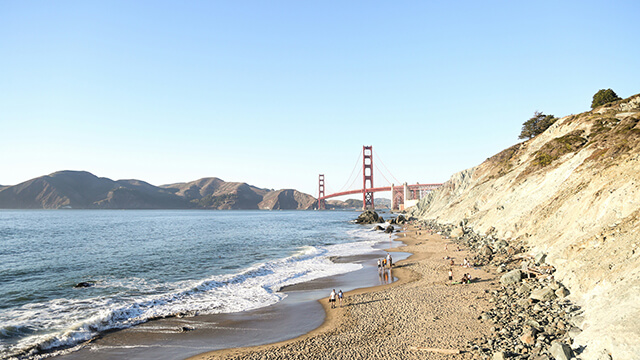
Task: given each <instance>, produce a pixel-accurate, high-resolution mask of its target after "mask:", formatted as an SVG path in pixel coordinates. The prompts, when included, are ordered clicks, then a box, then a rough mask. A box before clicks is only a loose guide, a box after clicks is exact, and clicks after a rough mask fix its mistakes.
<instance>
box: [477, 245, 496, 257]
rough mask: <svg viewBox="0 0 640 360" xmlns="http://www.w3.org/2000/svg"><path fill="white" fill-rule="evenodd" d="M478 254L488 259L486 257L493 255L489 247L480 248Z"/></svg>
mask: <svg viewBox="0 0 640 360" xmlns="http://www.w3.org/2000/svg"><path fill="white" fill-rule="evenodd" d="M479 253H480V255H482V256H487V257H488V256H491V255H493V250H492V249H491V246H489V245H485V246H483V247H481V248H480V251H479Z"/></svg>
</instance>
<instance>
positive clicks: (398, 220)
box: [396, 215, 407, 225]
mask: <svg viewBox="0 0 640 360" xmlns="http://www.w3.org/2000/svg"><path fill="white" fill-rule="evenodd" d="M406 223H407V219H406V218H405V217H404V215H398V217H396V224H398V225H403V224H406Z"/></svg>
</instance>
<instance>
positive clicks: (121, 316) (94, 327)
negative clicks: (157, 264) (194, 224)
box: [0, 230, 386, 358]
mask: <svg viewBox="0 0 640 360" xmlns="http://www.w3.org/2000/svg"><path fill="white" fill-rule="evenodd" d="M350 236H352V237H353V238H355V239H356V240H357V241H356V242H351V243H343V244H336V245H326V246H319V247H313V246H303V247H300V248H298V249H297V251H295V252H294V254H293V255H291V256H289V257H286V258H282V259H276V260H273V261H268V262H264V263H259V264H256V265H254V266H251V267H249V268H246V269H244V270H242V271H240V272H237V273H234V274H228V275H217V276H211V277H208V278H205V279H199V280H187V281H179V282H174V283H161V282H157V281H149V280H145V279H140V278H135V277H132V278H126V279H101V280H100V281H98V282H97V283H96V285H95V287H96V288H104V289H110V288H111V289H117V293H116V295H105V296H97V297H93V298H84V299H68V298H59V299H54V300H49V301H46V302H39V303H30V304H26V305H23V306H21V307H20V308H16V309H13V310H9V311H4V312H1V313H0V324H2V325H1V326H0V357H2V358H7V357H20V358H36V357H40V356H41V355H38V354H43V353H48V352H52V351H55V350H58V349H67V348H69V347H73V346H76V345H78V344H81V343H83V342H85V341H89V340H91V339H93V338H95V337H96V336H97V335H99V334H100V333H102V332H105V331H107V330H114V329H123V328H128V327H131V326H134V325H137V324H140V323H143V322H146V321H149V320H152V319H158V318H164V317H172V316H194V315H200V314H215V313H231V312H240V311H246V310H252V309H256V308H260V307H264V306H268V305H272V304H275V303H277V302H278V301H281V300H282V299H283V298H284V297H285V296H286V295H285V294H284V293H280V292H278V291H279V290H280V289H282V288H283V287H285V286H288V285H294V284H297V283H302V282H306V281H310V280H313V279H317V278H321V277H326V276H332V275H338V274H343V273H347V272H351V271H354V270H358V269H360V268H362V265H359V264H351V263H340V264H336V263H334V262H332V261H330V260H329V259H330V257H334V256H349V255H356V254H362V253H367V252H373V251H376V249H375V248H374V245H375V244H376V243H379V242H380V241H382V240H384V239H386V236H381V235H380V234H379V233H371V232H368V231H362V230H354V231H351V232H350Z"/></svg>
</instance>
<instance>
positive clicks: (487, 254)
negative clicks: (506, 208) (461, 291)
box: [410, 219, 583, 360]
mask: <svg viewBox="0 0 640 360" xmlns="http://www.w3.org/2000/svg"><path fill="white" fill-rule="evenodd" d="M410 220H412V221H415V219H410ZM418 224H419V225H420V226H422V227H426V228H429V229H431V231H433V232H435V233H438V234H440V235H442V236H445V237H452V238H454V241H455V242H457V243H458V244H460V245H461V246H466V247H468V248H469V249H471V250H472V251H473V252H474V253H475V255H474V257H473V263H474V265H475V266H483V265H488V266H489V267H490V268H491V267H495V271H496V272H497V273H502V274H503V275H502V276H501V277H500V285H501V286H500V288H499V289H497V290H494V291H492V292H490V293H489V294H488V295H489V296H491V297H490V299H489V301H490V302H492V303H493V304H494V306H493V308H492V309H491V310H490V311H486V312H484V313H482V314H481V315H480V317H479V319H478V320H479V321H481V322H491V323H492V324H493V327H492V330H493V331H494V336H491V337H485V338H481V339H477V340H476V341H473V342H470V343H469V347H470V350H471V351H472V352H474V353H476V354H477V355H478V356H479V357H480V358H482V359H487V358H489V359H519V360H552V359H555V360H568V359H573V358H575V356H576V355H579V354H576V353H579V352H580V350H582V349H576V352H575V353H574V350H573V349H572V348H571V346H570V344H571V342H572V340H573V338H574V337H575V336H576V335H578V334H579V333H580V332H581V330H580V328H579V326H580V325H581V323H582V320H583V317H582V313H583V311H582V310H581V309H580V307H579V306H577V305H575V304H573V303H572V302H571V301H569V300H568V299H566V296H567V295H569V290H568V289H567V288H565V287H564V286H563V285H562V284H560V283H559V282H557V281H556V280H555V279H554V277H553V275H552V274H553V272H554V271H555V269H554V268H553V267H552V266H548V265H546V264H545V263H544V261H545V256H544V254H538V255H537V256H531V255H529V254H527V251H528V249H527V248H526V247H525V246H523V245H522V244H521V243H518V242H517V241H511V242H507V241H505V240H503V239H498V238H497V237H495V236H493V235H492V234H491V233H490V234H489V235H486V236H485V235H479V234H476V233H474V232H473V230H472V229H470V228H467V227H466V222H465V221H462V222H461V223H460V225H459V226H455V225H451V224H444V225H443V224H438V223H437V222H435V221H420V222H418ZM485 270H487V269H485Z"/></svg>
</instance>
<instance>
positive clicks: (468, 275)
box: [467, 273, 471, 284]
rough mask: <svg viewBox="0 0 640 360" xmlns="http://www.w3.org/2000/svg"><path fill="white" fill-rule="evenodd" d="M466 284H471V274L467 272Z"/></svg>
mask: <svg viewBox="0 0 640 360" xmlns="http://www.w3.org/2000/svg"><path fill="white" fill-rule="evenodd" d="M467 284H471V274H470V273H467Z"/></svg>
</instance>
